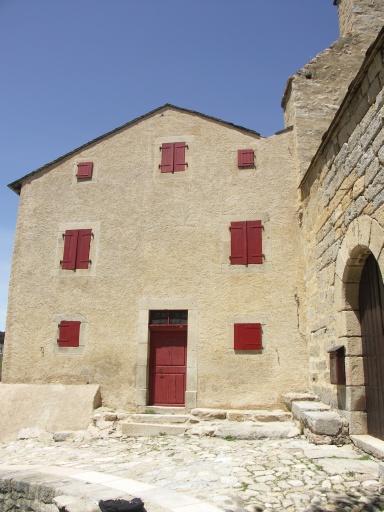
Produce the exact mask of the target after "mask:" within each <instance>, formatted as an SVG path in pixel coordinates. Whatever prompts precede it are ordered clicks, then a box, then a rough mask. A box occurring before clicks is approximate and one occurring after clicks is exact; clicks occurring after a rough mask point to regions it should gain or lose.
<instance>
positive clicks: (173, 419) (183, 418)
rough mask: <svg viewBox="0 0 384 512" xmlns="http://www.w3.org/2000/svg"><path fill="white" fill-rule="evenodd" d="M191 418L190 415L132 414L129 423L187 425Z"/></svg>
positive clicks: (128, 419)
mask: <svg viewBox="0 0 384 512" xmlns="http://www.w3.org/2000/svg"><path fill="white" fill-rule="evenodd" d="M189 419H190V417H189V416H188V414H130V415H129V416H128V418H127V421H130V422H133V423H152V424H153V423H162V424H171V423H187V422H188V421H189Z"/></svg>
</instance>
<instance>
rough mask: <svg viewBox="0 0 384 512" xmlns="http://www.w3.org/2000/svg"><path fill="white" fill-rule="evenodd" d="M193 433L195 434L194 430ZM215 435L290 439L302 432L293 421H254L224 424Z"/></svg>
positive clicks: (226, 437) (230, 437) (229, 437)
mask: <svg viewBox="0 0 384 512" xmlns="http://www.w3.org/2000/svg"><path fill="white" fill-rule="evenodd" d="M195 428H196V427H195ZM197 428H198V427H197ZM191 433H193V429H192V430H191ZM213 435H214V436H215V437H221V438H223V439H290V438H293V437H297V436H299V435H300V430H299V429H298V428H297V426H296V425H295V424H294V423H293V422H291V421H284V422H280V421H278V422H270V423H256V422H254V421H244V422H241V423H239V422H223V423H221V424H220V425H217V427H216V429H215V431H214V433H213Z"/></svg>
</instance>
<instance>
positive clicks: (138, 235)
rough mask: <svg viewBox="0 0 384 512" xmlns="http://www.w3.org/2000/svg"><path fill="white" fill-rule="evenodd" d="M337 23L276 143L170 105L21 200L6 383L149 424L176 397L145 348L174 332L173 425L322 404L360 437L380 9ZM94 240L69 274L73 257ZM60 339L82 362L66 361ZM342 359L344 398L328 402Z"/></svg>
mask: <svg viewBox="0 0 384 512" xmlns="http://www.w3.org/2000/svg"><path fill="white" fill-rule="evenodd" d="M337 3H338V9H339V18H340V29H341V36H340V39H339V41H337V42H336V43H335V44H334V45H332V47H331V48H330V49H328V50H326V51H324V52H322V53H321V54H320V55H319V56H317V57H316V58H315V59H313V61H311V62H310V63H309V64H308V65H306V66H305V67H304V68H303V69H302V70H300V71H298V72H297V73H296V74H295V75H294V76H293V77H291V78H290V80H289V82H288V86H287V89H286V93H285V95H284V99H283V106H284V109H285V122H286V128H285V129H284V130H283V131H282V132H279V133H278V134H276V135H274V136H272V137H268V138H263V137H261V136H259V135H258V134H257V133H255V132H252V131H251V130H247V129H245V128H242V127H239V126H235V125H232V124H230V123H227V122H224V121H222V120H219V119H215V118H211V117H209V116H206V115H203V114H200V113H197V112H192V111H189V110H186V109H182V108H178V107H175V106H172V105H165V106H163V107H161V108H159V109H157V110H155V111H153V112H150V113H149V114H147V115H145V116H143V117H142V118H139V119H136V120H134V121H132V122H130V123H127V124H126V125H124V126H122V127H120V128H117V129H116V130H114V131H113V132H110V133H109V134H106V135H104V136H102V137H100V138H98V139H96V140H94V141H91V142H90V143H88V144H86V145H84V146H82V147H80V148H78V149H76V150H74V151H72V152H71V153H69V154H67V155H64V156H63V157H60V158H58V159H57V160H56V161H54V162H51V163H49V164H47V165H46V166H44V167H42V168H40V169H38V170H37V171H34V172H32V173H30V174H28V175H26V176H25V177H24V178H21V179H20V180H17V181H16V182H14V183H13V184H11V188H12V189H13V190H14V191H16V192H17V193H19V194H20V207H19V215H18V222H17V232H16V241H15V250H14V259H13V267H12V276H11V283H10V295H9V309H8V319H7V336H6V349H5V361H4V372H3V377H4V380H5V382H7V383H17V382H33V383H53V382H55V383H57V382H59V383H73V384H76V383H78V384H84V383H98V384H100V385H101V391H102V397H103V401H104V403H105V404H106V405H110V406H120V407H126V408H132V409H137V408H142V407H145V406H146V405H148V404H152V403H156V400H153V396H154V395H153V389H154V388H156V386H158V384H156V382H160V380H159V381H157V380H156V379H157V378H159V379H165V380H166V381H167V382H168V381H169V382H170V380H169V379H171V377H169V376H164V374H166V375H168V374H167V372H168V370H169V368H168V366H169V361H170V360H167V357H168V356H167V355H164V354H165V353H162V354H163V355H162V356H161V357H163V358H164V359H163V363H161V361H160V362H159V361H158V362H157V363H158V364H159V366H158V368H159V372H160V373H159V375H158V374H157V373H156V372H155V376H153V364H155V367H156V364H157V363H156V361H155V360H156V354H155V352H153V350H155V349H154V348H153V347H155V346H156V347H160V346H161V345H162V343H163V341H164V339H165V338H164V336H169V335H168V334H166V335H164V332H173V333H174V332H176V331H175V329H176V330H177V328H178V329H179V331H178V334H177V335H176V334H172V336H173V339H174V345H175V346H176V345H177V346H178V347H180V346H183V347H184V348H185V353H184V352H183V355H182V357H181V356H180V354H181V352H180V351H179V352H177V354H178V355H177V354H176V352H175V354H176V355H175V358H176V359H177V358H178V357H179V356H180V357H181V359H180V362H181V363H180V364H179V365H176V366H178V367H183V368H184V369H181V370H180V368H179V370H178V371H180V375H181V374H182V377H180V375H178V376H176V377H175V376H174V377H172V378H174V379H176V380H174V382H176V381H177V382H184V384H182V387H183V386H184V391H183V396H182V397H181V399H180V400H178V403H177V404H175V403H173V404H172V400H171V399H170V400H168V404H169V405H183V404H184V403H185V406H186V407H187V408H192V407H195V406H200V407H204V406H209V407H228V408H253V407H260V406H262V407H273V406H276V405H278V404H279V403H280V402H281V396H282V394H283V393H284V392H286V391H295V390H296V391H298V390H308V389H310V390H313V391H315V392H316V393H317V394H319V395H320V396H321V398H322V399H323V400H325V401H328V402H329V403H331V404H332V405H333V406H335V407H337V408H339V409H340V410H341V411H343V414H344V415H345V416H346V417H347V418H348V419H349V420H350V422H351V431H353V432H364V431H365V430H366V429H367V424H366V417H367V405H366V400H365V395H366V386H365V385H364V384H365V380H364V379H365V377H364V369H363V359H364V357H363V355H362V354H363V350H362V347H363V343H362V337H361V328H360V321H359V311H358V309H359V308H358V304H357V302H356V301H357V297H358V289H359V285H360V277H361V272H362V268H363V266H364V265H365V262H366V261H367V257H368V255H370V254H372V255H373V257H374V258H376V260H377V261H378V262H379V266H380V267H381V270H382V272H383V271H384V269H383V263H384V260H383V258H384V252H382V247H383V242H384V236H383V231H382V230H383V228H384V217H383V216H384V211H383V206H382V202H383V180H384V172H383V167H382V165H383V161H384V158H383V151H384V149H383V147H384V135H383V133H384V129H383V120H384V115H383V109H384V92H383V85H384V57H383V56H384V49H383V39H384V34H383V32H381V33H380V35H379V36H378V33H379V31H380V28H381V27H382V26H383V25H384V4H383V2H382V1H381V0H339V2H337ZM373 41H375V43H374V45H373V46H371V47H370V49H369V52H368V54H367V56H366V57H365V52H366V51H367V49H368V47H369V46H370V45H372V42H373ZM361 66H362V67H361ZM359 69H360V70H359ZM356 74H357V76H356V77H355V75H356ZM354 77H355V78H354ZM352 79H353V81H352ZM348 87H349V88H348ZM343 98H344V99H343ZM159 148H160V151H159ZM180 148H182V149H180ZM166 151H170V152H171V153H169V154H172V155H173V157H172V158H173V160H172V158H171V160H166V156H165V157H164V155H166ZM176 151H181V152H182V153H183V158H184V155H185V161H184V160H183V162H182V164H181V167H180V168H177V169H173V170H176V171H177V172H162V171H164V169H165V170H167V169H168V167H169V166H171V167H172V165H174V163H175V161H176V156H175V155H176ZM239 151H240V152H241V154H239ZM244 151H245V153H246V154H244ZM172 152H173V153H172ZM250 154H252V161H251V162H248V164H250V165H242V161H241V159H242V158H243V157H244V158H248V157H249V155H250ZM244 155H245V156H244ZM247 155H248V156H247ZM164 158H165V159H164ZM90 163H92V165H93V168H92V177H91V179H86V180H83V179H79V177H78V176H77V175H76V174H77V173H79V169H80V168H81V166H82V165H85V166H87V165H89V164H90ZM243 163H244V162H243ZM186 164H187V165H186ZM159 166H160V168H159ZM168 170H169V169H168ZM179 171H181V172H179ZM251 229H254V230H257V233H258V235H257V236H258V237H259V238H258V239H257V240H258V241H257V243H256V245H252V244H253V243H254V242H252V240H253V239H252V240H251V238H249V239H248V238H247V237H248V233H251V231H249V230H251ZM78 230H85V231H81V233H82V234H81V233H80V231H78ZM87 230H88V231H87ZM239 230H240V231H241V230H243V231H241V233H242V234H241V236H240V238H241V237H245V238H241V240H243V241H244V240H245V242H244V244H245V245H244V244H243V246H241V250H240V253H241V254H240V255H239V253H236V250H238V249H239V247H238V246H236V244H237V243H238V240H239V239H236V240H237V241H236V240H235V238H236V237H237V235H238V233H240V231H239ZM91 232H92V237H93V238H92V239H91V238H89V240H88V239H87V240H88V242H89V246H90V252H89V255H86V257H85V260H84V259H83V260H82V262H83V263H84V262H85V266H81V265H80V268H78V269H77V270H76V271H75V272H73V271H72V270H71V269H69V268H66V257H69V258H70V249H68V250H69V252H68V254H69V256H68V254H67V256H66V253H65V250H66V244H67V243H68V242H67V241H68V237H69V236H75V235H74V233H77V234H76V236H85V237H90V233H91ZM79 233H80V234H79ZM244 233H245V234H244ZM253 233H254V232H253ZM63 235H64V237H63ZM252 236H254V235H252ZM249 237H251V235H249ZM247 243H248V245H247ZM251 246H252V250H254V251H256V252H257V251H259V252H258V254H257V256H255V254H254V253H252V254H251V255H250V253H249V251H250V249H249V248H250V247H251ZM256 246H257V247H256ZM68 247H69V246H68ZM68 247H67V248H68ZM243 250H245V253H246V256H245V260H244V255H243V254H242V251H243ZM247 255H248V256H250V259H249V260H247V257H248V256H247ZM242 258H243V259H242ZM88 259H89V260H90V261H88ZM60 262H61V263H60ZM381 284H382V279H381ZM178 312H179V313H178ZM178 314H179V317H180V318H181V317H183V320H182V321H180V318H179V320H178V321H177V322H176V325H173V326H172V325H170V323H171V320H170V319H171V317H172V315H176V316H175V317H174V318H176V317H177V315H178ZM172 318H173V317H172ZM165 319H166V320H165ZM163 321H165V322H166V324H167V326H165V325H164V323H163V324H162V323H161V322H163ZM68 322H69V323H71V322H72V324H73V323H75V324H76V325H77V326H78V327H77V328H78V329H79V331H78V343H77V345H76V346H65V343H64V346H63V344H60V343H59V344H58V342H57V340H58V339H59V340H60V336H61V334H60V328H62V325H64V324H65V325H67V324H68ZM156 322H158V323H157V324H156ZM155 324H156V325H155ZM68 325H69V324H68ZM58 326H59V327H58ZM60 326H61V327H60ZM71 328H72V327H71ZM58 329H59V330H58ZM245 329H248V331H247V333H246V334H244V333H245V332H246V331H245ZM184 331H186V332H187V334H186V335H184V337H183V335H182V334H181V332H184ZM154 333H163V334H154ZM249 333H251V334H249ZM248 336H249V338H248ZM237 338H238V339H237ZM181 339H183V340H184V341H180V340H181ZM161 340H163V341H161ZM184 343H185V345H183V344H184ZM335 346H342V347H345V349H346V357H345V371H346V383H345V384H338V385H336V384H331V379H330V362H329V361H330V356H329V352H328V351H329V350H330V349H332V347H335ZM163 348H164V346H162V348H161V350H162V349H163ZM168 348H169V347H168ZM184 348H183V350H184ZM167 350H168V349H167ZM177 350H179V348H178V349H177ZM180 350H181V349H180ZM25 354H28V357H25ZM154 354H155V355H154ZM167 354H168V352H167ZM169 357H171V356H169ZM172 357H173V356H172ZM160 359H161V358H160ZM171 359H172V358H171ZM176 359H175V360H176ZM154 361H155V362H154ZM156 371H157V370H156ZM178 379H179V380H178ZM180 379H181V380H180ZM183 379H184V380H183ZM172 382H173V381H172ZM158 389H160V388H158ZM166 394H167V393H166V392H165V395H166ZM179 398H180V397H179ZM184 399H185V400H184ZM165 402H166V403H167V399H165Z"/></svg>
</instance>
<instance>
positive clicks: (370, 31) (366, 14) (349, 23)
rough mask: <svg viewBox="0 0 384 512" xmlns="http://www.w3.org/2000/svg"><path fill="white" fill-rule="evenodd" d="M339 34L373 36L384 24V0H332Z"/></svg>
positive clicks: (344, 35) (342, 35) (343, 35)
mask: <svg viewBox="0 0 384 512" xmlns="http://www.w3.org/2000/svg"><path fill="white" fill-rule="evenodd" d="M333 3H334V5H336V6H337V8H338V10H339V25H340V36H341V37H346V36H350V35H357V34H360V35H362V36H364V35H366V36H375V35H376V34H377V33H378V32H379V31H380V30H381V28H382V26H383V25H384V0H334V2H333Z"/></svg>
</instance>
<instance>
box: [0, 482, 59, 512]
mask: <svg viewBox="0 0 384 512" xmlns="http://www.w3.org/2000/svg"><path fill="white" fill-rule="evenodd" d="M54 497H55V490H54V489H52V488H50V487H48V486H45V485H42V484H40V485H39V484H37V483H35V484H34V483H31V482H28V481H23V480H20V481H18V480H13V479H12V478H8V479H7V478H5V479H0V512H9V511H12V510H18V511H20V512H59V507H57V506H56V505H55V504H54V503H53V499H54Z"/></svg>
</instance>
